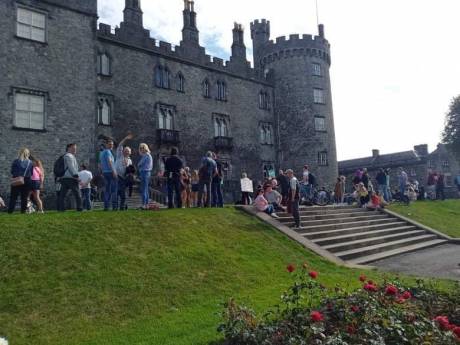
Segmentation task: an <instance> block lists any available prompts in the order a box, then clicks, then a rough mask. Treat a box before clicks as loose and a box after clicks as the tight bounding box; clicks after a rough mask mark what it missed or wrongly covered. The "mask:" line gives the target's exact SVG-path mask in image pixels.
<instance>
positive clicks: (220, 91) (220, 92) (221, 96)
mask: <svg viewBox="0 0 460 345" xmlns="http://www.w3.org/2000/svg"><path fill="white" fill-rule="evenodd" d="M217 99H218V100H219V101H225V100H227V84H225V82H224V81H222V80H218V81H217Z"/></svg>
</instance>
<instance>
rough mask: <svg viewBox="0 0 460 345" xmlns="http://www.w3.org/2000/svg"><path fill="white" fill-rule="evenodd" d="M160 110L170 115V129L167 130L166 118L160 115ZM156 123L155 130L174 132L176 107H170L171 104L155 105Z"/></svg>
mask: <svg viewBox="0 0 460 345" xmlns="http://www.w3.org/2000/svg"><path fill="white" fill-rule="evenodd" d="M162 110H164V111H165V112H166V113H167V114H170V115H171V119H170V121H169V123H170V127H171V128H168V126H167V124H168V116H167V115H166V116H165V115H164V114H163V113H162ZM161 116H163V117H164V119H163V125H162V124H161V122H160V117H161ZM156 123H157V129H163V130H167V131H174V130H175V128H176V106H174V105H171V104H165V103H157V105H156Z"/></svg>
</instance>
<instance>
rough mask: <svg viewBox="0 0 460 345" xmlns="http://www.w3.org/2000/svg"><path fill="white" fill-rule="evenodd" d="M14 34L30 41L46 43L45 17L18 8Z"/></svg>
mask: <svg viewBox="0 0 460 345" xmlns="http://www.w3.org/2000/svg"><path fill="white" fill-rule="evenodd" d="M16 34H17V35H18V36H19V37H23V38H28V39H30V40H34V41H38V42H46V15H45V14H44V13H41V12H36V11H32V10H30V9H26V8H22V7H18V11H17V29H16Z"/></svg>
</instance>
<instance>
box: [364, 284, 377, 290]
mask: <svg viewBox="0 0 460 345" xmlns="http://www.w3.org/2000/svg"><path fill="white" fill-rule="evenodd" d="M364 290H366V291H372V292H377V291H378V289H377V286H375V285H373V284H370V283H367V284H365V285H364Z"/></svg>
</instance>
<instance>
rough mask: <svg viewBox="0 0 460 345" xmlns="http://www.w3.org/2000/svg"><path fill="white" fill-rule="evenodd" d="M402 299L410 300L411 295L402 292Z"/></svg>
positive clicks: (407, 292)
mask: <svg viewBox="0 0 460 345" xmlns="http://www.w3.org/2000/svg"><path fill="white" fill-rule="evenodd" d="M402 298H404V299H411V298H412V294H411V293H410V292H409V291H404V293H403V294H402Z"/></svg>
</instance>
